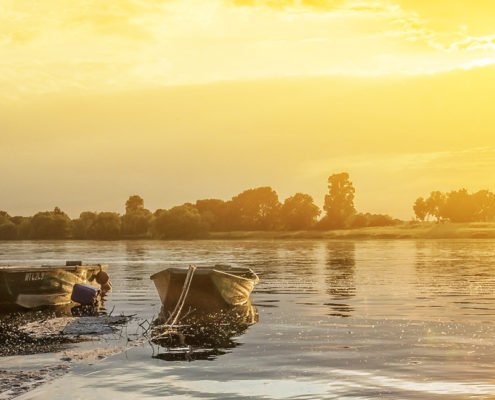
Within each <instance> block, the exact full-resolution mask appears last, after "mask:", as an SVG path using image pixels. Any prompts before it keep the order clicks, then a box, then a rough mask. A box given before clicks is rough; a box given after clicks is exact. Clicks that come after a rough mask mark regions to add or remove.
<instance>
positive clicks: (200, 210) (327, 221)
mask: <svg viewBox="0 0 495 400" xmlns="http://www.w3.org/2000/svg"><path fill="white" fill-rule="evenodd" d="M354 192H355V190H354V187H353V185H352V182H351V181H350V180H349V174H347V173H346V172H343V173H340V174H334V175H332V176H330V177H329V178H328V194H327V195H326V196H325V204H324V207H323V211H324V212H325V214H324V215H323V217H322V218H320V219H319V217H320V216H321V214H322V212H321V210H320V209H319V207H318V206H316V205H315V204H314V201H313V198H312V197H311V196H310V195H308V194H303V193H296V194H295V195H294V196H292V197H289V198H287V199H286V200H285V201H284V202H283V203H281V202H280V201H279V199H278V195H277V193H276V192H275V191H274V190H273V189H272V188H271V187H268V186H266V187H258V188H255V189H248V190H245V191H243V192H242V193H240V194H238V195H237V196H234V197H233V198H232V199H231V200H229V201H224V200H220V199H205V200H197V201H196V203H195V204H193V203H185V204H183V205H180V206H176V207H172V208H171V209H168V210H165V209H158V210H156V211H155V212H154V213H152V212H151V211H150V210H147V209H146V208H145V207H144V200H143V199H142V198H141V197H140V196H138V195H133V196H130V197H129V199H128V200H127V202H126V203H125V214H123V215H119V214H118V213H115V212H99V213H98V212H91V211H84V212H82V213H81V214H80V216H79V218H77V219H74V220H71V219H70V218H69V216H68V215H67V214H65V213H64V212H63V211H62V210H60V208H58V207H55V209H54V210H53V211H43V212H39V213H37V214H35V215H34V216H32V217H20V216H15V217H11V216H10V215H9V214H8V213H7V212H5V211H0V239H4V240H6V239H10V240H13V239H97V240H98V239H100V240H102V239H103V240H112V239H136V238H140V239H145V238H150V239H193V238H201V237H206V236H207V235H208V233H209V232H225V231H258V230H262V231H269V230H287V231H295V230H310V229H320V230H328V229H345V228H359V227H368V226H386V225H394V224H397V223H399V222H400V221H399V220H396V219H393V218H391V217H390V216H388V215H382V214H369V213H366V214H362V213H357V212H356V209H355V207H354Z"/></svg>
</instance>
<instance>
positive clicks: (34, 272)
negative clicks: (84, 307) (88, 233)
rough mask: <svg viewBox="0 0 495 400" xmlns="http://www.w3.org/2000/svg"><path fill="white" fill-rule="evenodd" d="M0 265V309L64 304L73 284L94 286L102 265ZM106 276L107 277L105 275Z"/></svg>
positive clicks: (69, 297) (68, 299)
mask: <svg viewBox="0 0 495 400" xmlns="http://www.w3.org/2000/svg"><path fill="white" fill-rule="evenodd" d="M81 264H82V263H81V262H67V263H66V265H65V266H55V265H42V266H38V267H33V266H7V267H2V266H0V308H12V307H14V308H15V307H21V308H37V307H42V306H55V305H62V304H68V303H70V301H71V294H72V289H73V287H74V285H75V284H76V283H86V284H92V285H95V286H96V285H97V275H98V273H100V272H101V271H104V270H106V269H107V266H106V265H81ZM107 277H108V276H107Z"/></svg>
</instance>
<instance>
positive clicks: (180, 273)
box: [150, 265, 259, 309]
mask: <svg viewBox="0 0 495 400" xmlns="http://www.w3.org/2000/svg"><path fill="white" fill-rule="evenodd" d="M187 273H188V269H187V268H167V269H164V270H163V271H160V272H158V273H156V274H154V275H152V276H151V277H150V278H151V279H152V280H153V282H154V283H155V286H156V289H157V290H158V294H159V295H160V299H161V301H162V304H163V305H164V306H165V307H171V306H172V307H173V306H174V305H175V304H176V303H177V302H178V301H179V299H180V297H181V293H182V291H183V286H184V282H185V280H186V275H187ZM258 282H259V278H258V276H257V275H256V274H255V273H254V272H253V271H252V270H251V269H250V268H242V267H231V266H229V265H215V266H213V267H198V268H197V269H195V270H194V275H193V276H192V280H191V282H190V286H189V290H188V293H187V297H186V299H185V302H184V305H185V306H186V307H192V308H196V309H215V308H222V307H225V306H239V305H243V304H246V303H247V301H248V300H249V296H250V295H251V292H252V291H253V289H254V287H255V286H256V285H257V283H258Z"/></svg>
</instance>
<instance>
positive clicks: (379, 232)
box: [209, 222, 495, 239]
mask: <svg viewBox="0 0 495 400" xmlns="http://www.w3.org/2000/svg"><path fill="white" fill-rule="evenodd" d="M209 238H210V239H495V222H472V223H435V222H408V223H403V224H399V225H394V226H380V227H370V228H356V229H342V230H332V231H313V230H311V231H292V232H288V231H249V232H246V231H234V232H211V233H210V234H209Z"/></svg>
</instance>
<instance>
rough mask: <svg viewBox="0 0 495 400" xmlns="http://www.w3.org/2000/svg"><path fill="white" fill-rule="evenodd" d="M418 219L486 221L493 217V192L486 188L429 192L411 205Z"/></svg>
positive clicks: (494, 200) (494, 201) (494, 217)
mask: <svg viewBox="0 0 495 400" xmlns="http://www.w3.org/2000/svg"><path fill="white" fill-rule="evenodd" d="M413 210H414V213H415V214H416V218H417V219H419V220H420V221H425V220H428V219H429V218H430V217H432V218H434V219H435V220H436V221H438V222H440V221H449V222H486V221H493V220H494V219H495V194H494V193H492V192H490V191H488V190H480V191H479V192H476V193H468V191H467V190H466V189H460V190H453V191H451V192H449V193H442V192H439V191H434V192H431V194H430V196H429V197H428V198H426V199H424V198H423V197H419V198H418V199H416V201H415V203H414V205H413Z"/></svg>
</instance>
